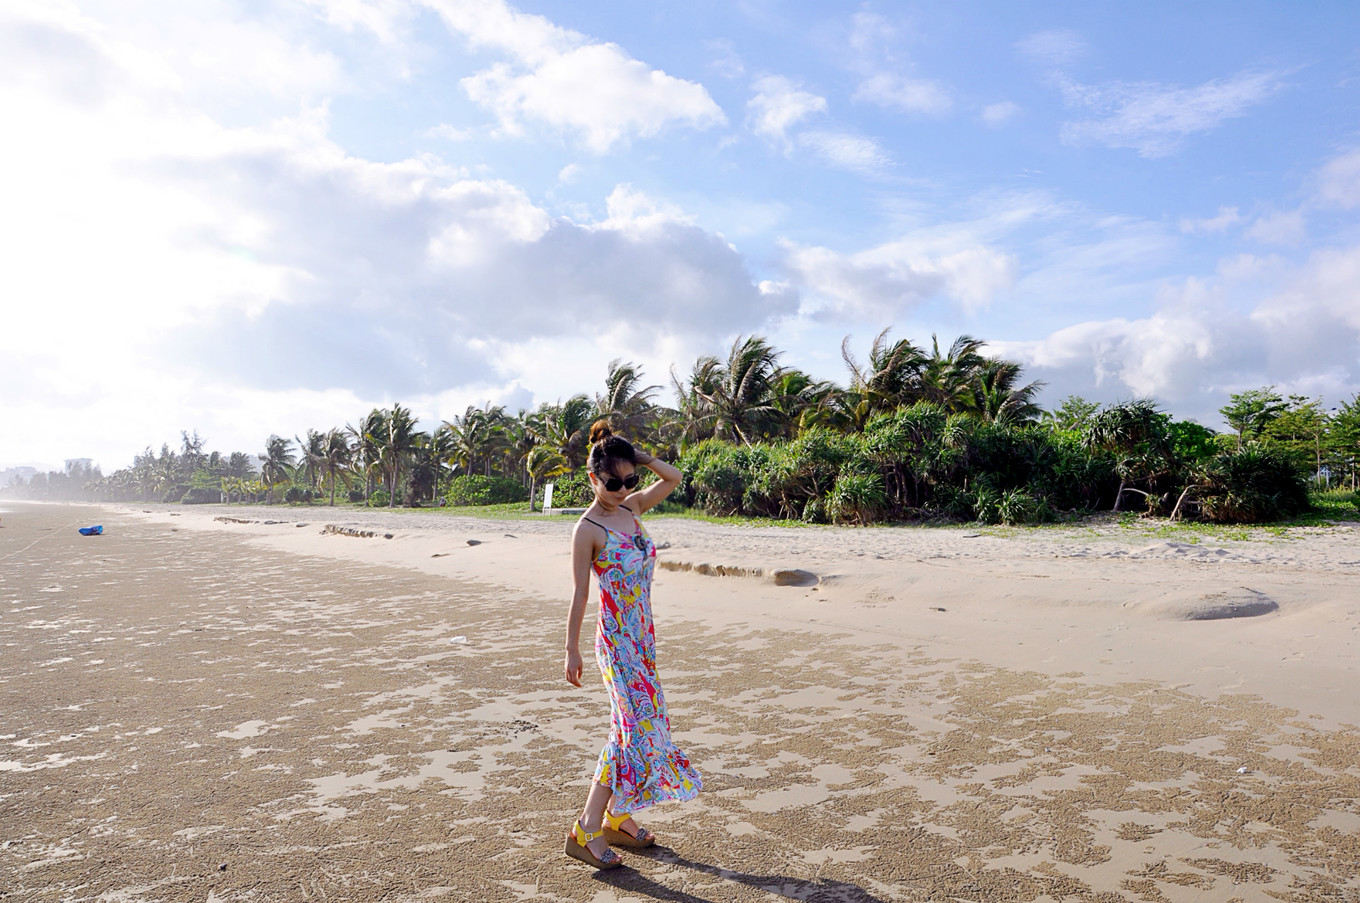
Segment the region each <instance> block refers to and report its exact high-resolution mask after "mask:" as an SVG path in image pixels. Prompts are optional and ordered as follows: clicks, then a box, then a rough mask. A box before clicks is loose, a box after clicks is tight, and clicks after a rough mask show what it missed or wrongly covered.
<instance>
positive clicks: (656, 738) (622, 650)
mask: <svg viewBox="0 0 1360 903" xmlns="http://www.w3.org/2000/svg"><path fill="white" fill-rule="evenodd" d="M639 467H646V468H648V469H649V470H651V472H652V473H654V474H656V475H657V477H658V479H657V481H656V482H655V483H653V484H652V485H650V486H648V487H647V488H646V489H642V490H639V491H637V492H633V491H632V490H633V489H635V488H636V487H637V484H638V474H637V469H638V468H639ZM589 470H590V486H591V488H592V489H594V490H595V501H594V503H593V504H592V505H591V506H590V507H589V508H587V509H586V513H585V514H584V515H583V516H582V517H581V520H580V521H578V522H577V524H576V530H575V532H574V533H573V534H572V550H571V564H572V578H573V586H572V594H571V611H570V613H569V614H568V615H567V660H566V676H567V680H568V681H569V682H570V683H571V684H573V685H574V686H578V687H579V686H581V668H582V664H581V650H580V645H581V620H582V618H583V617H584V616H585V610H586V595H587V593H588V592H589V589H590V571H591V569H592V568H593V569H594V571H595V577H596V580H597V581H598V582H599V584H600V620H599V625H598V627H597V629H596V632H595V660H596V662H598V663H599V666H600V673H601V674H602V675H603V676H604V682H605V685H606V686H607V687H608V688H609V715H610V726H609V742H608V743H606V744H605V747H604V751H603V752H601V753H600V759H599V763H598V764H597V765H596V767H595V779H594V781H592V782H591V785H590V792H589V793H588V794H586V803H585V808H584V809H583V810H582V812H581V817H580V818H578V819H577V820H576V824H574V825H573V826H572V828H571V831H570V832H569V833H568V834H567V846H566V853H567V855H568V856H570V857H572V858H573V859H579V860H581V861H582V862H585V863H588V864H590V865H593V866H595V867H596V868H600V869H611V868H618V867H619V866H621V865H623V858H622V857H620V856H619V854H618V853H616V852H614V851H613V850H611V849H610V848H609V847H610V845H611V844H613V845H614V846H622V847H635V848H639V847H648V846H651V845H652V844H653V843H654V842H655V841H656V838H655V837H654V836H653V835H652V833H651V832H650V831H648V830H647V829H646V828H643V827H640V826H639V825H638V824H637V823H636V822H635V821H633V818H632V813H634V812H637V811H639V810H641V809H645V808H647V807H648V806H651V805H652V804H654V803H659V802H661V801H663V800H688V799H693V798H694V796H695V794H697V793H698V792H699V790H700V788H701V787H702V786H703V783H702V781H701V780H700V779H699V773H698V772H697V771H695V770H694V768H693V767H691V766H690V764H689V759H687V758H685V754H684V753H682V752H681V751H680V750H679V749H677V748H676V747H675V744H674V743H672V742H671V729H670V721H669V720H668V719H667V717H666V698H665V696H663V695H662V693H661V682H660V681H659V680H657V676H656V634H655V632H654V631H653V629H652V603H651V590H652V570H653V568H654V567H655V565H656V544H655V543H653V542H652V540H651V537H649V536H648V535H647V531H646V530H644V529H643V527H642V522H641V521H640V520H638V516H639V515H641V514H642V512H644V511H646V510H647V509H649V508H651V507H653V506H655V505H656V504H657V503H658V502H660V501H661V500H662V499H664V498H665V497H666V496H667V495H669V494H670V492H671V490H672V489H674V488H675V487H676V486H678V485H680V471H678V470H676V469H675V468H674V467H672V466H671V465H669V464H667V463H666V462H664V461H661V460H658V459H657V458H654V457H652V456H651V455H649V454H647V453H646V452H644V451H641V450H639V449H635V448H634V447H633V446H632V444H630V443H629V442H628V441H627V440H625V439H623V438H622V437H620V436H615V435H614V434H613V432H612V431H611V430H610V428H609V424H608V423H606V422H605V421H603V420H601V421H598V422H596V423H595V425H594V426H592V427H591V428H590V460H589Z"/></svg>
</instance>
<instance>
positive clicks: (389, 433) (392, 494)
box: [376, 404, 416, 508]
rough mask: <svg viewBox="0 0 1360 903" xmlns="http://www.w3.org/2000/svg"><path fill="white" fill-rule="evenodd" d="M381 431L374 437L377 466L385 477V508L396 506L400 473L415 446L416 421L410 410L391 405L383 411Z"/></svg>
mask: <svg viewBox="0 0 1360 903" xmlns="http://www.w3.org/2000/svg"><path fill="white" fill-rule="evenodd" d="M383 413H384V414H385V416H384V417H383V424H382V426H383V430H382V432H381V434H379V435H378V436H377V437H376V443H377V449H378V458H377V460H378V466H379V468H380V469H381V471H382V473H383V474H384V475H385V476H386V477H387V507H389V508H395V507H396V505H397V489H398V484H399V483H400V481H401V472H402V469H403V468H404V467H405V465H406V463H407V460H408V459H409V458H410V456H411V452H412V450H413V449H414V448H415V444H416V421H415V418H414V417H412V416H411V409H410V408H403V407H402V406H401V405H399V404H394V405H392V410H391V411H384V412H383Z"/></svg>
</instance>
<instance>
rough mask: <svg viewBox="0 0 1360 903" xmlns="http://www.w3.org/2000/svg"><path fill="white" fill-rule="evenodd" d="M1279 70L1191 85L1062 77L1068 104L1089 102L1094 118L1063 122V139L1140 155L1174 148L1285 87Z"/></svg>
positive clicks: (1161, 154)
mask: <svg viewBox="0 0 1360 903" xmlns="http://www.w3.org/2000/svg"><path fill="white" fill-rule="evenodd" d="M1282 78H1283V74H1282V73H1280V72H1271V71H1268V72H1243V73H1239V74H1237V75H1234V76H1232V77H1231V78H1224V79H1216V80H1214V81H1209V82H1205V83H1204V84H1201V85H1196V86H1195V87H1192V88H1180V87H1173V86H1168V85H1160V84H1154V83H1150V82H1138V83H1125V82H1116V83H1112V84H1109V85H1100V86H1091V85H1082V84H1078V83H1076V82H1072V81H1070V80H1066V79H1062V80H1060V85H1061V87H1062V89H1063V93H1064V95H1065V98H1066V100H1067V103H1068V104H1069V105H1070V106H1076V107H1088V108H1090V109H1091V110H1092V111H1093V112H1094V113H1095V114H1096V118H1093V119H1086V120H1082V121H1075V122H1067V123H1064V124H1063V127H1062V132H1061V134H1062V139H1063V141H1064V142H1066V143H1069V144H1074V145H1083V144H1098V145H1102V146H1104V147H1114V148H1119V147H1126V148H1132V149H1133V150H1136V151H1138V153H1139V154H1140V155H1142V156H1144V157H1165V156H1168V155H1170V154H1172V153H1175V152H1176V150H1177V149H1179V147H1180V145H1181V143H1182V142H1183V141H1184V140H1185V139H1186V138H1187V137H1189V136H1190V135H1193V134H1196V133H1199V132H1206V131H1209V130H1211V129H1215V128H1217V127H1218V126H1220V125H1222V124H1223V123H1224V122H1225V121H1227V120H1229V119H1233V118H1236V117H1239V116H1245V115H1246V113H1247V111H1248V110H1249V109H1250V108H1251V107H1253V106H1256V105H1258V104H1261V103H1264V102H1265V101H1267V100H1269V99H1270V98H1271V97H1273V96H1274V95H1276V94H1278V93H1279V92H1280V91H1282V90H1283V89H1284V82H1283V80H1282Z"/></svg>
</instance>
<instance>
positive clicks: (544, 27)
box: [425, 0, 726, 154]
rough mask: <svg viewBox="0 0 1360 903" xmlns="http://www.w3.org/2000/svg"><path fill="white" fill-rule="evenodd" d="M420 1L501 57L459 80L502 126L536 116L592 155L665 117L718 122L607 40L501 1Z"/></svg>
mask: <svg viewBox="0 0 1360 903" xmlns="http://www.w3.org/2000/svg"><path fill="white" fill-rule="evenodd" d="M425 2H426V3H427V4H428V5H429V6H431V7H432V8H434V9H435V10H437V11H438V13H439V14H440V16H441V17H442V18H443V20H444V22H445V24H446V25H447V26H448V27H449V28H450V29H451V30H452V31H454V32H456V33H458V34H460V35H463V36H464V37H465V38H466V39H467V40H468V41H469V43H471V44H472V45H473V46H474V47H477V48H487V49H493V50H499V51H502V52H504V53H506V54H507V55H508V56H509V57H510V61H508V62H500V63H497V64H495V65H493V66H491V67H490V68H488V69H485V70H483V71H481V72H478V73H476V74H475V75H472V76H469V77H467V78H464V79H463V80H462V86H463V89H464V90H465V91H466V92H467V94H468V96H469V97H470V98H471V99H472V100H473V101H474V102H475V103H477V104H479V105H481V106H483V107H485V108H486V109H488V110H490V111H491V112H492V113H494V114H495V115H496V118H497V120H498V121H499V123H500V127H501V129H502V130H503V131H504V132H505V133H506V134H508V135H521V134H523V133H524V132H525V127H526V124H528V123H538V124H542V125H546V126H548V127H549V128H551V129H554V130H557V131H560V132H564V133H567V134H571V135H575V136H577V137H579V138H580V140H581V141H582V143H583V144H584V145H585V147H586V148H588V149H589V150H591V151H593V152H595V153H601V154H602V153H605V152H607V151H609V150H610V149H612V148H614V147H616V146H618V145H620V144H624V143H626V142H628V141H629V140H631V139H633V138H649V137H652V136H654V135H657V134H658V133H660V132H661V131H662V130H663V129H665V128H666V127H668V126H671V125H685V126H689V127H691V128H697V129H705V128H709V127H711V126H714V125H719V124H722V123H723V122H726V117H725V116H724V115H723V112H722V110H721V109H719V107H718V105H717V104H716V103H714V102H713V98H711V97H710V96H709V94H708V92H707V91H706V90H705V89H704V87H703V86H702V85H700V84H698V83H696V82H691V81H686V80H684V79H680V78H675V77H674V76H671V75H667V74H666V73H665V72H662V71H661V70H659V69H652V68H650V67H649V66H647V65H646V64H645V63H642V62H640V61H638V60H635V59H633V58H632V57H630V56H629V55H628V54H627V52H625V51H624V50H623V48H621V47H619V46H618V45H617V44H613V43H600V42H595V41H591V40H589V39H588V38H586V37H585V36H584V35H581V34H578V33H577V32H574V31H570V30H568V29H564V28H560V27H558V26H556V25H554V24H552V23H551V22H550V21H548V20H547V19H545V18H543V17H542V16H535V15H529V14H526V13H522V12H519V11H518V10H515V9H513V8H511V7H510V6H508V5H507V4H506V3H505V2H504V0H425Z"/></svg>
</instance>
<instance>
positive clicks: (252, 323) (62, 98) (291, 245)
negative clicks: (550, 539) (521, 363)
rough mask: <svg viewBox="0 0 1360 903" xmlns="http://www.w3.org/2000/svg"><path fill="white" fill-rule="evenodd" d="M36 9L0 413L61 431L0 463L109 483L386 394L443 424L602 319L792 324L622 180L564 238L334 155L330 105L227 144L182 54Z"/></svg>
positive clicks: (402, 168)
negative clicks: (194, 434)
mask: <svg viewBox="0 0 1360 903" xmlns="http://www.w3.org/2000/svg"><path fill="white" fill-rule="evenodd" d="M34 8H35V9H38V10H39V11H40V12H42V13H43V14H44V15H45V16H46V19H44V20H43V21H42V22H41V23H40V25H41V30H43V31H42V33H43V35H44V39H45V40H46V41H47V42H48V43H47V44H46V45H45V46H47V47H48V48H49V49H51V48H55V47H60V48H62V52H60V53H50V54H40V55H38V56H35V57H33V58H31V59H30V60H29V62H31V63H32V64H33V65H32V66H25V67H22V68H18V69H16V68H12V67H4V68H3V69H0V119H3V121H5V122H6V123H8V124H9V125H10V126H11V130H10V132H9V133H8V136H7V140H6V141H5V142H0V195H3V196H4V197H5V201H6V202H5V204H4V205H3V206H0V247H4V248H5V249H6V267H5V292H6V298H7V300H6V305H5V307H6V316H5V328H4V329H0V385H4V386H5V390H4V392H3V393H0V412H3V414H4V416H5V417H6V419H9V418H11V417H12V416H13V417H23V418H24V422H25V423H28V424H30V425H31V426H32V431H33V432H35V433H43V434H45V435H49V436H52V437H56V438H53V440H52V442H51V443H50V444H48V445H41V446H39V445H32V446H31V448H32V451H18V450H17V449H16V447H15V446H14V444H13V442H14V441H17V440H16V439H15V437H14V436H12V435H10V436H8V437H5V436H0V459H8V458H10V457H15V458H16V459H22V458H28V457H37V458H38V459H39V460H42V459H43V458H44V457H47V458H49V459H54V458H59V454H64V455H80V454H87V453H88V454H90V455H92V456H94V457H97V458H99V459H100V460H101V462H102V463H103V464H104V465H105V467H106V468H107V469H112V468H113V467H117V466H122V465H125V464H126V463H128V461H127V459H128V458H129V457H130V456H131V454H132V452H133V451H135V450H138V449H139V448H140V447H141V445H142V444H143V443H145V442H146V441H156V442H159V440H160V439H162V438H166V439H169V438H173V437H174V436H175V435H176V434H177V431H178V429H179V428H181V427H186V428H192V427H195V426H197V427H199V428H200V429H201V430H202V432H203V433H204V434H205V435H207V436H208V437H209V439H210V440H211V441H212V443H213V445H214V447H222V448H240V449H243V450H257V449H256V447H257V446H258V444H259V443H260V442H262V441H263V437H264V436H266V435H268V432H269V431H271V430H273V431H278V432H281V433H285V434H288V433H291V432H292V431H297V430H299V429H302V428H305V426H308V425H315V426H329V425H334V424H336V423H342V422H343V421H344V419H353V418H354V417H356V416H358V415H360V414H362V413H363V412H364V410H366V408H367V407H370V406H372V405H373V404H380V403H388V404H390V403H391V402H392V401H394V400H401V401H403V402H404V403H413V401H414V402H420V404H422V405H424V404H428V405H430V406H431V409H432V411H433V413H438V411H437V403H438V400H439V399H441V398H447V397H452V395H451V394H450V393H453V395H457V394H458V393H465V392H477V393H481V392H490V391H492V390H493V389H494V390H495V391H496V392H499V393H501V395H500V396H497V397H502V396H503V397H507V398H509V397H514V398H519V397H523V392H524V391H532V392H534V393H542V394H543V395H545V396H547V397H551V395H553V394H555V393H556V392H558V391H559V390H560V386H561V380H562V373H561V372H559V373H558V374H556V378H555V380H554V381H553V382H551V383H548V384H545V385H538V384H529V383H527V382H526V383H521V384H520V385H519V386H518V387H514V386H511V385H510V382H511V381H507V380H503V379H500V378H499V377H498V374H497V370H496V367H497V366H498V362H497V361H494V360H489V359H488V355H489V354H490V353H491V351H490V350H489V349H493V348H495V347H497V343H502V342H504V343H515V342H519V341H531V340H541V341H543V342H547V343H550V344H557V345H560V346H562V347H565V348H576V347H579V344H580V341H581V339H582V337H583V336H590V335H593V330H594V329H595V324H596V323H598V322H601V321H606V322H607V321H618V322H621V323H624V324H627V325H628V330H629V331H628V332H627V333H626V334H627V337H628V339H629V342H630V345H629V346H628V347H629V348H632V349H638V350H639V351H640V352H641V351H645V350H647V349H649V348H652V347H656V346H658V345H659V343H661V342H663V341H664V340H668V337H679V338H680V339H683V340H685V341H689V342H698V341H700V340H701V339H702V338H703V337H705V336H711V335H712V331H713V330H720V331H725V332H726V331H731V332H735V331H741V330H751V329H756V328H760V326H761V325H762V324H763V323H766V322H768V321H769V320H771V319H774V318H778V317H780V316H784V315H788V314H791V313H792V312H793V311H794V310H795V309H796V305H797V298H796V296H795V295H794V294H793V293H792V292H782V293H771V292H767V291H763V290H762V289H761V288H760V287H759V286H758V285H757V283H756V280H755V279H754V278H753V277H752V275H751V274H750V273H748V272H747V270H746V265H745V261H744V260H743V258H742V257H741V256H740V255H739V254H738V253H737V252H736V251H735V250H734V249H733V248H732V247H731V246H730V245H729V243H728V242H727V240H726V239H725V238H723V237H722V236H720V235H716V234H713V233H711V232H708V231H706V230H704V229H702V228H700V227H698V226H696V225H694V224H693V223H691V222H689V221H688V218H687V217H686V216H685V215H684V213H683V212H682V211H679V210H677V209H676V208H674V207H671V206H668V205H667V204H665V203H663V202H660V201H655V200H650V199H647V198H645V197H643V196H642V195H640V194H638V193H637V192H634V191H630V190H628V189H627V188H626V186H625V187H621V188H620V189H618V190H616V191H615V193H614V194H613V195H611V197H610V198H609V200H608V201H607V202H606V203H607V206H608V208H609V218H608V219H607V220H606V221H604V222H602V223H594V222H590V221H588V220H584V219H580V218H578V219H577V220H576V221H573V220H570V219H562V218H554V217H552V216H550V215H549V214H548V213H547V212H546V211H545V210H544V209H542V207H541V206H540V205H539V204H538V203H537V202H536V201H535V200H534V199H531V198H530V197H529V196H528V195H527V194H526V193H525V191H524V190H523V189H521V188H520V187H518V186H517V185H514V184H511V183H508V182H505V181H498V180H485V179H474V178H470V177H469V175H468V173H467V171H465V170H464V169H462V168H460V167H456V166H450V165H447V164H445V163H443V162H442V161H441V160H440V159H439V158H437V157H427V156H416V157H412V158H408V159H400V160H397V161H396V162H392V163H379V162H374V161H371V160H366V159H363V158H361V157H356V156H353V155H351V154H349V153H347V152H346V151H345V150H344V149H343V148H342V147H340V146H339V145H337V144H336V143H335V142H334V141H333V140H332V139H331V137H330V134H329V133H330V122H329V115H328V113H327V107H326V105H325V104H324V103H319V104H315V105H312V106H310V107H308V108H307V109H305V110H304V112H302V113H301V114H298V113H296V112H294V113H293V114H292V115H290V116H286V117H281V118H276V119H272V120H270V119H268V117H267V116H266V117H262V118H259V119H257V120H256V121H255V124H253V125H248V126H237V127H229V126H227V125H224V124H222V123H221V122H219V121H217V120H216V119H215V118H214V117H213V116H211V115H208V114H206V113H204V112H203V106H202V105H203V104H204V103H207V102H208V101H207V100H205V95H204V93H203V92H202V91H201V90H198V88H197V87H196V86H195V85H194V84H192V83H191V82H192V79H196V78H208V77H209V76H208V75H205V74H204V71H203V70H193V71H191V72H190V73H189V74H188V75H184V76H183V78H182V79H181V78H180V77H179V75H178V74H177V73H179V71H180V70H177V69H176V66H178V65H179V63H178V62H177V61H178V60H180V59H189V58H192V57H194V56H195V53H196V51H195V47H194V46H193V45H192V43H191V44H188V45H185V46H181V47H177V48H175V52H174V54H173V55H172V56H166V55H162V54H161V53H160V51H161V49H162V44H163V41H162V39H161V38H160V37H158V36H157V35H155V34H150V33H148V34H142V33H140V32H138V33H135V34H134V33H132V32H130V31H126V30H120V27H116V24H115V25H113V26H108V27H105V25H104V23H97V22H92V21H90V20H87V19H84V18H82V17H81V16H79V15H75V14H71V15H69V16H66V18H61V16H58V15H57V14H56V13H52V10H54V9H55V10H56V11H57V13H61V14H62V15H65V12H64V11H65V10H66V9H67V8H66V7H57V6H49V5H43V4H39V5H38V6H36V7H34ZM33 18H34V17H33V16H29V17H28V18H27V19H25V20H22V21H18V22H16V17H15V15H14V13H13V11H12V9H7V10H5V11H0V45H3V46H6V47H13V46H20V45H23V44H24V42H25V41H26V40H28V39H29V38H31V37H32V36H33V34H35V32H34V27H35V26H34V25H33ZM356 27H357V26H356ZM176 33H178V32H176ZM242 33H243V34H249V33H250V32H249V30H246V31H245V32H242ZM189 39H192V41H198V42H206V43H208V44H211V43H212V41H213V40H214V35H212V34H208V33H203V32H202V31H201V30H194V31H193V33H192V34H191V35H189V37H188V38H186V40H189ZM139 41H145V43H138V42H139ZM30 44H31V41H30ZM304 49H305V48H304ZM286 50H287V48H283V50H282V51H280V54H279V55H281V56H287V55H288V53H287V52H286ZM270 53H271V54H272V53H274V51H273V50H271V51H270ZM296 55H297V56H298V57H299V58H300V59H301V60H302V66H301V68H302V70H304V73H305V71H306V70H308V65H309V64H308V63H307V61H306V59H305V57H306V54H305V52H303V51H302V50H299V52H298V53H297V54H296ZM172 76H173V77H172ZM327 78H329V76H327ZM322 83H325V84H331V85H337V84H338V85H343V84H344V83H345V77H344V74H343V73H341V74H340V76H339V77H338V79H336V80H334V81H326V80H322V82H318V83H316V84H322ZM312 84H313V82H311V81H310V77H304V78H302V79H301V80H300V81H298V82H296V83H294V86H293V88H292V90H294V91H296V92H298V95H299V96H305V95H306V94H307V93H308V92H309V91H311V90H312V88H311V87H308V86H309V85H312ZM221 90H225V88H223V89H221ZM239 90H241V91H242V92H243V93H242V94H240V95H239V96H238V97H239V98H246V99H250V98H254V97H256V96H260V95H259V90H260V89H259V88H258V87H257V86H255V85H252V84H245V85H243V86H241V87H240V88H239ZM221 96H223V95H221V94H220V92H219V94H218V99H220V97H221ZM264 96H266V97H267V96H268V95H267V94H266V95H264ZM295 109H296V107H295ZM252 110H253V108H252ZM72 261H78V265H74V264H73V263H72ZM606 360H607V358H606ZM92 369H94V370H96V371H97V372H98V378H97V379H94V380H91V379H90V372H91V370H92ZM167 374H173V377H170V378H168V377H167ZM497 387H499V388H497ZM459 397H461V395H460V396H459ZM422 400H423V401H422ZM478 400H479V401H480V400H484V399H478ZM445 414H447V411H446V412H445ZM71 423H79V424H81V428H80V430H79V431H78V435H76V436H75V438H74V440H73V438H72V436H71V434H70V432H69V431H68V430H67V428H66V426H65V425H68V424H71ZM23 441H24V442H25V448H29V447H30V446H29V445H28V442H29V440H28V438H27V437H24V438H23ZM43 441H46V440H43ZM54 450H59V453H58V454H54V453H53V451H54Z"/></svg>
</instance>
